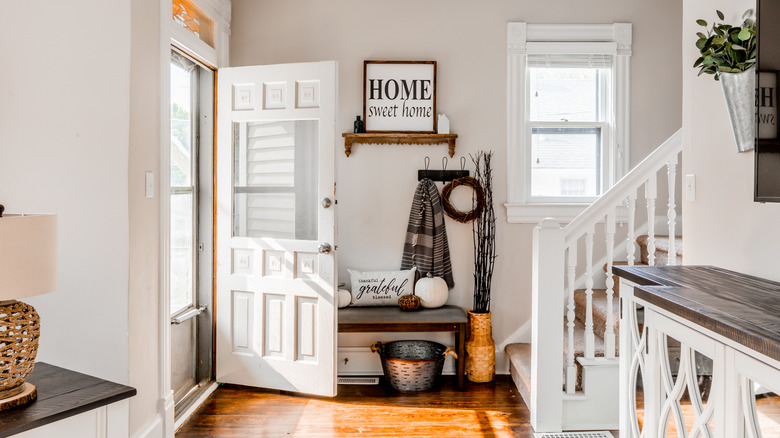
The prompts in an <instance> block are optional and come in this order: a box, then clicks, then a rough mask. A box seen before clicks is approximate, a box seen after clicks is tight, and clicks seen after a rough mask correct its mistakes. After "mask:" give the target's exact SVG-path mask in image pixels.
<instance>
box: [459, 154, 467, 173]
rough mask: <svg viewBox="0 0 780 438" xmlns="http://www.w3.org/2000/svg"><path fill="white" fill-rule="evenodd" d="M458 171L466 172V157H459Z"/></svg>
mask: <svg viewBox="0 0 780 438" xmlns="http://www.w3.org/2000/svg"><path fill="white" fill-rule="evenodd" d="M460 170H462V171H463V170H466V157H460Z"/></svg>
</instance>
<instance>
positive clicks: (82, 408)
mask: <svg viewBox="0 0 780 438" xmlns="http://www.w3.org/2000/svg"><path fill="white" fill-rule="evenodd" d="M26 381H27V382H30V383H33V384H35V385H36V386H37V387H38V398H37V399H36V400H35V401H33V402H32V403H30V404H28V405H25V406H20V407H17V408H13V409H9V410H7V411H3V412H1V413H0V437H7V436H11V435H14V434H17V433H20V432H24V431H26V430H30V429H35V428H36V427H40V426H43V425H46V424H49V423H54V422H55V421H59V420H62V419H65V418H68V417H72V416H74V415H78V414H81V413H84V412H87V411H91V410H92V409H96V408H99V407H102V406H106V405H108V404H111V403H114V402H118V401H121V400H124V399H126V398H130V397H132V396H134V395H135V394H136V390H135V388H131V387H129V386H125V385H120V384H118V383H113V382H109V381H107V380H103V379H98V378H97V377H92V376H88V375H86V374H81V373H77V372H75V371H70V370H67V369H65V368H60V367H58V366H54V365H50V364H47V363H45V362H36V364H35V369H34V370H33V372H32V373H31V374H30V376H29V377H28V378H27V380H26Z"/></svg>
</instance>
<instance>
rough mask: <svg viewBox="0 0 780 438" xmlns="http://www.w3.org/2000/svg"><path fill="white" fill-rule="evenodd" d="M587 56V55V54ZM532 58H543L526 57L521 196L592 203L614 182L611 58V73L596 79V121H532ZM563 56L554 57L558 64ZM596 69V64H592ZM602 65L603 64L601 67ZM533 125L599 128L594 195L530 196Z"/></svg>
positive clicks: (541, 200)
mask: <svg viewBox="0 0 780 438" xmlns="http://www.w3.org/2000/svg"><path fill="white" fill-rule="evenodd" d="M588 56H590V55H588ZM533 58H536V59H542V56H541V55H537V56H535V57H532V56H529V57H528V59H527V60H526V61H527V63H526V66H525V68H526V78H527V79H526V83H525V92H524V94H523V95H524V100H525V114H524V116H525V121H524V123H525V126H526V129H525V145H526V147H525V160H524V162H525V166H524V168H523V170H522V171H523V175H524V181H525V183H524V184H523V187H524V190H523V191H524V199H525V202H526V203H528V204H553V203H560V204H567V203H591V202H594V201H595V200H597V199H598V198H599V197H600V196H601V195H602V194H603V193H604V192H605V191H606V190H607V189H609V187H611V185H612V184H614V183H615V181H612V180H611V178H610V177H611V175H612V174H613V173H614V167H615V163H614V157H613V154H612V153H611V150H612V149H613V141H614V138H615V133H614V129H615V122H614V111H615V105H616V102H615V100H614V98H613V96H614V95H615V91H614V87H615V81H614V76H615V70H614V68H612V66H613V65H614V57H612V56H609V64H610V68H609V70H610V74H609V75H601V76H600V78H599V81H600V84H599V90H600V96H599V101H600V105H599V111H600V114H599V118H600V120H598V121H585V122H583V121H577V122H569V121H561V120H555V121H552V120H551V121H539V120H535V121H531V120H530V117H531V75H530V70H531V69H532V68H539V67H536V66H534V65H532V64H533ZM564 58H565V57H557V58H556V59H557V60H558V61H559V67H560V66H562V65H563V59H564ZM571 59H573V63H572V64H576V63H577V62H584V61H583V57H582V56H573V57H572V58H571ZM528 60H532V61H531V62H528ZM567 68H583V67H567ZM593 68H595V67H593ZM601 68H604V67H601ZM534 128H598V129H599V130H600V131H601V142H600V144H599V148H600V152H599V155H600V163H598V164H597V167H598V168H599V172H598V183H597V188H596V190H597V195H596V196H534V195H533V159H532V155H533V146H532V139H533V130H534Z"/></svg>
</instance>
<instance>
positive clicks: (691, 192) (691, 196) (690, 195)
mask: <svg viewBox="0 0 780 438" xmlns="http://www.w3.org/2000/svg"><path fill="white" fill-rule="evenodd" d="M685 198H686V199H687V200H688V201H689V202H693V201H695V200H696V175H693V174H691V175H685Z"/></svg>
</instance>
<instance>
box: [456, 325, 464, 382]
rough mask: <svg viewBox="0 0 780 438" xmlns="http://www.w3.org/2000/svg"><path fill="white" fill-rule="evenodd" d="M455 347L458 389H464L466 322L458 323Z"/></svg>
mask: <svg viewBox="0 0 780 438" xmlns="http://www.w3.org/2000/svg"><path fill="white" fill-rule="evenodd" d="M455 349H456V350H457V352H458V361H457V367H456V368H457V371H456V372H457V374H458V389H459V390H461V391H463V390H464V389H465V386H464V383H465V381H464V380H465V374H466V324H458V332H457V333H455Z"/></svg>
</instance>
